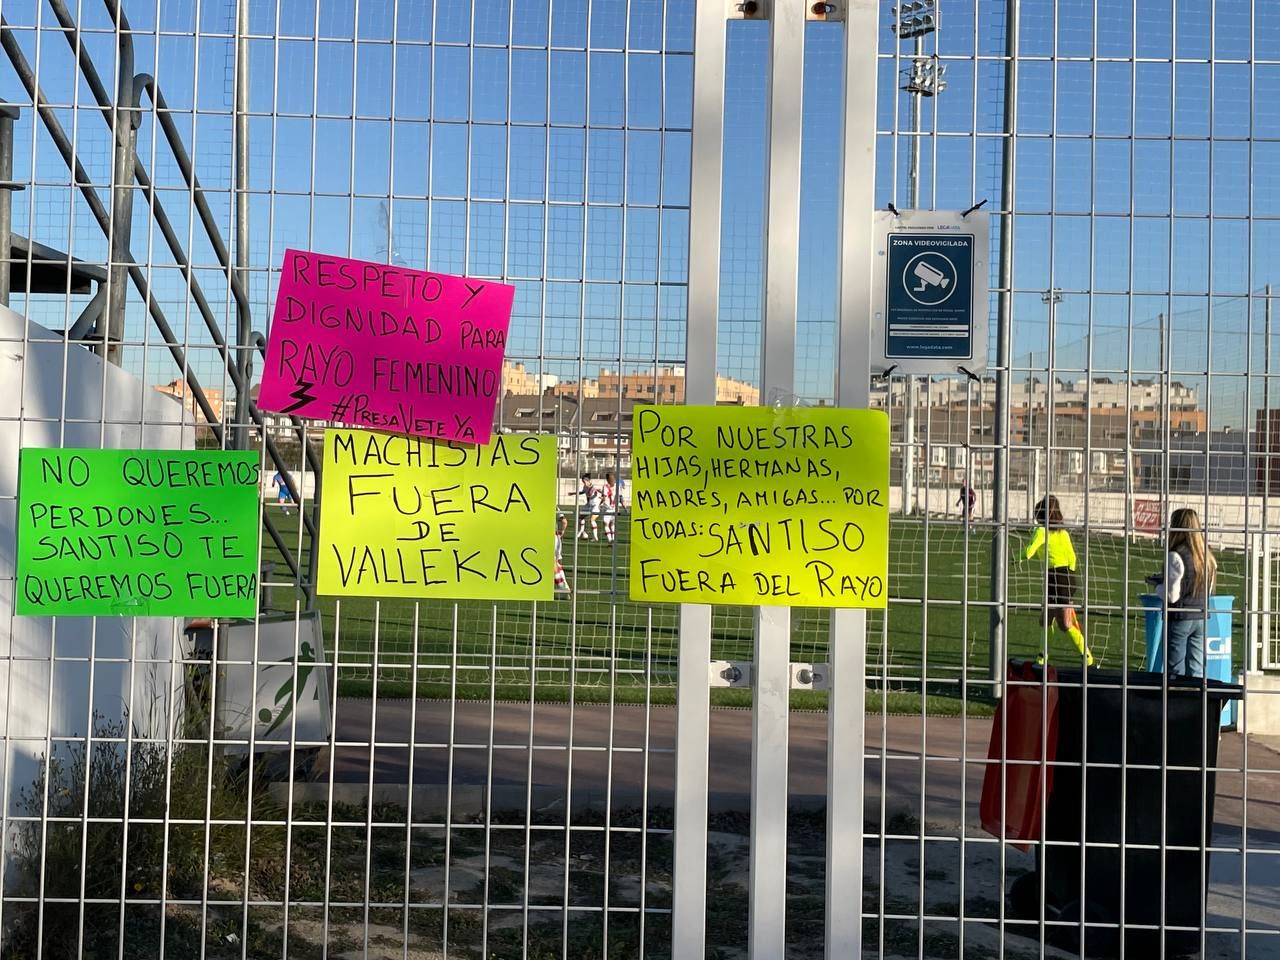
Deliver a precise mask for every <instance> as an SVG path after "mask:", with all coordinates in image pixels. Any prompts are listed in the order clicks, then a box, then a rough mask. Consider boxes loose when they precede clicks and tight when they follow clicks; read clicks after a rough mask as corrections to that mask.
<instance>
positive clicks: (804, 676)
mask: <svg viewBox="0 0 1280 960" xmlns="http://www.w3.org/2000/svg"><path fill="white" fill-rule="evenodd" d="M796 679H797V680H799V681H800V682H801V683H803V684H804V685H805V686H806V687H807V686H810V685H811V684H812V683H813V671H812V670H810V669H809V668H808V667H803V668H801V669H799V670H797V671H796Z"/></svg>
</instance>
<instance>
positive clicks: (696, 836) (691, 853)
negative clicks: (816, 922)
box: [671, 2, 727, 960]
mask: <svg viewBox="0 0 1280 960" xmlns="http://www.w3.org/2000/svg"><path fill="white" fill-rule="evenodd" d="M694 30H695V32H694V50H695V51H696V55H695V56H694V59H693V145H692V151H691V152H692V157H691V159H690V184H689V186H690V193H689V196H690V202H689V292H688V309H687V314H686V316H687V320H686V326H685V402H686V403H715V400H716V333H717V331H716V324H717V320H718V317H719V312H720V204H721V183H722V179H723V153H724V81H725V76H724V66H725V46H726V38H727V24H726V20H725V11H724V7H722V6H720V5H719V4H715V3H708V2H702V3H699V4H698V5H697V20H696V23H695V27H694ZM679 643H680V647H679V654H678V660H677V668H676V671H677V672H676V755H675V811H674V821H675V822H674V827H675V849H674V852H673V854H672V874H671V880H672V908H671V958H672V960H703V958H705V956H706V952H707V917H706V912H707V910H706V908H707V788H708V785H709V771H708V766H707V761H708V751H709V749H710V742H709V738H710V734H711V701H710V694H709V687H708V683H707V672H708V666H709V664H710V663H711V607H710V606H708V605H707V604H692V603H686V604H683V605H681V607H680V640H679Z"/></svg>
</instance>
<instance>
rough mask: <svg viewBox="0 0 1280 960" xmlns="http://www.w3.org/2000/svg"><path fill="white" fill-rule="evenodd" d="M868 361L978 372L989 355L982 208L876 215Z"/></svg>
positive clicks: (904, 368) (905, 368)
mask: <svg viewBox="0 0 1280 960" xmlns="http://www.w3.org/2000/svg"><path fill="white" fill-rule="evenodd" d="M876 253H877V258H876V259H877V263H876V268H877V273H878V274H879V276H878V277H877V278H876V283H875V290H876V302H875V305H874V307H875V309H874V320H875V323H874V325H873V328H874V332H873V337H874V348H875V349H874V353H873V356H872V364H873V366H879V368H880V369H882V370H883V369H888V368H889V367H896V368H897V369H896V371H895V372H897V373H957V372H959V368H960V367H964V368H965V369H966V370H970V371H973V372H978V371H980V370H982V369H984V368H985V367H986V363H987V310H988V304H987V269H988V267H987V263H986V261H987V256H988V221H987V216H986V214H984V213H982V212H981V211H974V212H972V213H970V214H968V215H967V216H963V215H961V214H959V213H948V212H935V211H915V210H908V211H900V212H899V213H897V214H893V213H890V212H881V213H877V215H876Z"/></svg>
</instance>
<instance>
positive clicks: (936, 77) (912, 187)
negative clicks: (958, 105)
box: [889, 0, 947, 209]
mask: <svg viewBox="0 0 1280 960" xmlns="http://www.w3.org/2000/svg"><path fill="white" fill-rule="evenodd" d="M889 12H890V13H891V14H892V16H893V21H892V23H890V25H889V28H890V29H891V30H892V31H893V32H894V34H895V35H896V36H897V38H898V39H899V40H912V41H914V50H913V51H912V59H911V66H910V68H908V69H907V70H906V71H904V76H905V78H906V83H904V84H903V86H902V89H903V90H905V91H906V92H907V93H909V94H911V166H910V170H909V177H908V180H907V206H908V207H909V208H911V209H915V206H916V203H917V202H918V200H919V196H920V140H921V136H920V134H921V130H920V124H921V120H922V115H923V112H924V111H923V110H922V109H921V107H922V103H921V98H923V97H935V96H937V95H938V94H940V93H942V91H943V90H945V89H946V88H947V81H946V80H944V79H943V76H944V75H945V74H946V72H947V68H946V65H945V64H941V63H939V62H938V58H937V55H936V54H935V55H934V56H932V57H926V56H925V54H924V38H925V37H926V36H928V35H929V34H931V33H933V32H934V31H935V30H937V29H938V3H937V0H903V2H902V4H901V5H899V6H896V7H891V8H890V10H889Z"/></svg>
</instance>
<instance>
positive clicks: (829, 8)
mask: <svg viewBox="0 0 1280 960" xmlns="http://www.w3.org/2000/svg"><path fill="white" fill-rule="evenodd" d="M844 5H845V0H810V3H809V6H808V7H807V8H806V9H805V14H804V18H805V19H806V20H817V21H818V22H820V23H838V22H839V21H841V20H843V19H844Z"/></svg>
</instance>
